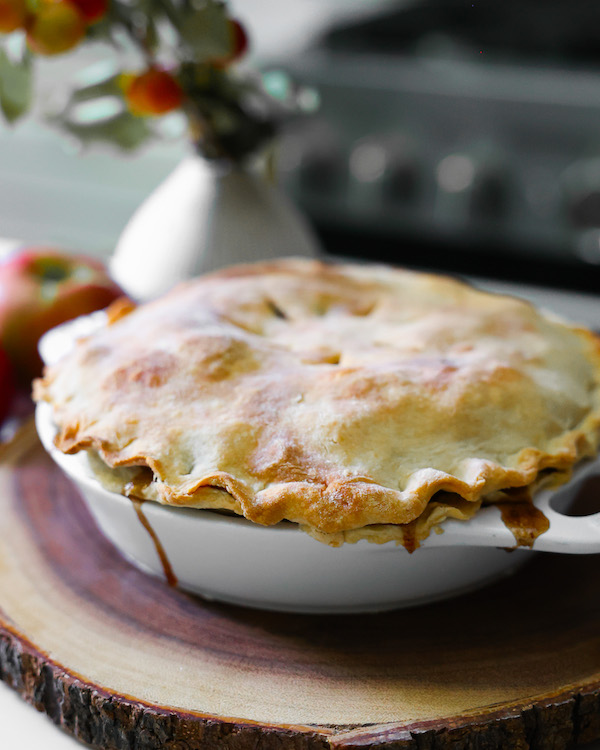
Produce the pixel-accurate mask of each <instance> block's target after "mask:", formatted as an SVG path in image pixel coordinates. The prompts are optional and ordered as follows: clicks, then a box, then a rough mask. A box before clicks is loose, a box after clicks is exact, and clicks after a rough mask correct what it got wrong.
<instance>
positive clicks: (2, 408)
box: [0, 349, 15, 424]
mask: <svg viewBox="0 0 600 750" xmlns="http://www.w3.org/2000/svg"><path fill="white" fill-rule="evenodd" d="M14 397H15V382H14V375H13V371H12V365H11V364H10V361H9V359H8V356H7V354H6V352H5V351H4V349H0V424H2V422H4V420H5V418H6V416H7V414H8V413H9V411H10V407H11V406H12V402H13V399H14Z"/></svg>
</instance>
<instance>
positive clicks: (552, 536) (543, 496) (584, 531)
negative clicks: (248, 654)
mask: <svg viewBox="0 0 600 750" xmlns="http://www.w3.org/2000/svg"><path fill="white" fill-rule="evenodd" d="M594 479H595V480H596V481H597V488H598V489H597V492H598V493H600V458H597V459H596V460H594V461H590V462H589V463H587V464H585V465H584V466H582V467H581V469H578V470H576V472H575V473H574V477H573V479H572V480H571V482H569V483H568V484H566V485H565V486H564V487H562V488H560V489H559V490H558V491H557V490H545V491H543V492H541V493H540V495H539V496H538V497H537V498H536V500H535V505H536V507H537V508H539V509H540V510H541V511H542V513H543V514H544V515H545V516H546V518H547V519H548V520H549V521H550V528H549V529H548V531H547V532H546V533H545V534H542V535H541V536H540V537H538V539H536V541H535V543H534V549H536V550H540V551H542V552H568V553H575V554H592V553H600V510H597V511H596V512H593V511H592V512H590V513H587V514H586V513H583V512H582V513H581V514H577V515H575V514H573V513H571V511H570V508H571V507H572V506H573V504H574V503H576V501H577V499H578V497H579V496H580V491H581V490H582V488H583V486H584V485H585V484H587V483H588V482H590V481H593V480H594ZM596 497H597V496H596ZM596 497H595V498H594V500H595V502H594V506H595V508H599V509H600V499H596Z"/></svg>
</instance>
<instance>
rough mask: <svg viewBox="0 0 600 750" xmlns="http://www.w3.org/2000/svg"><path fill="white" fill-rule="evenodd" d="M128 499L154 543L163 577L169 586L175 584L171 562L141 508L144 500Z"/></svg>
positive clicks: (176, 581) (175, 577)
mask: <svg viewBox="0 0 600 750" xmlns="http://www.w3.org/2000/svg"><path fill="white" fill-rule="evenodd" d="M130 500H131V502H132V503H133V507H134V509H135V512H136V514H137V517H138V518H139V519H140V523H141V524H142V526H143V527H144V528H145V529H146V531H147V532H148V534H149V535H150V538H151V539H152V542H153V543H154V547H155V549H156V554H157V555H158V557H159V559H160V563H161V565H162V568H163V573H164V574H165V578H166V579H167V583H168V584H169V586H173V587H174V586H177V584H178V583H179V581H178V580H177V576H176V575H175V573H174V572H173V568H172V567H171V563H170V562H169V558H168V557H167V554H166V552H165V548H164V547H163V546H162V542H161V541H160V539H159V538H158V536H157V535H156V532H155V531H154V529H153V528H152V526H151V524H150V522H149V521H148V519H147V518H146V515H145V513H144V511H143V510H142V505H143V503H144V502H145V500H139V499H138V498H135V497H132V498H130Z"/></svg>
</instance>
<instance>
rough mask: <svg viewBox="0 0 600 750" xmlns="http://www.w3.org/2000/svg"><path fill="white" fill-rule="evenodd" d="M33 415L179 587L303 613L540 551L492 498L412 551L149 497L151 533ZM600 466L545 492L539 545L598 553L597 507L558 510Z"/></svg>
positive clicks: (117, 533)
mask: <svg viewBox="0 0 600 750" xmlns="http://www.w3.org/2000/svg"><path fill="white" fill-rule="evenodd" d="M102 320H103V314H102V313H95V314H94V315H91V316H86V317H84V318H79V319H77V320H75V321H72V322H70V323H68V324H65V325H63V326H60V327H58V328H56V329H54V330H53V331H50V332H49V333H48V334H46V336H45V337H44V338H43V339H42V342H41V344H40V351H41V354H42V357H43V359H44V361H45V362H46V363H52V362H55V361H56V360H57V359H59V358H60V357H61V356H63V354H65V353H66V352H67V351H68V350H69V348H70V347H71V346H72V345H73V343H74V341H75V340H76V339H77V338H79V337H80V336H82V335H87V334H88V333H90V332H91V331H92V330H93V329H94V328H95V327H96V326H98V325H99V324H100V323H101V322H102ZM36 423H37V429H38V432H39V435H40V438H41V440H42V443H43V445H44V447H45V448H46V450H47V451H48V452H49V453H50V455H51V456H52V458H53V459H54V460H55V461H56V462H57V464H58V465H59V466H60V467H61V468H62V469H63V470H64V471H65V473H66V474H67V475H68V476H69V477H70V478H71V479H72V480H73V482H74V483H75V484H76V485H77V487H78V489H79V490H80V492H81V495H82V497H83V498H84V500H85V502H86V503H87V506H88V508H89V510H90V512H91V513H92V515H93V516H94V518H95V520H96V522H97V524H98V526H99V528H100V529H101V531H102V532H103V533H104V534H105V535H106V536H107V537H108V538H109V539H110V540H111V541H112V542H113V543H114V544H115V546H116V547H117V548H118V549H119V550H120V551H121V552H122V553H123V554H124V555H126V556H127V557H128V558H129V559H130V560H132V562H134V563H135V564H136V565H137V566H138V567H140V568H141V569H143V570H144V571H146V572H149V573H151V574H154V575H157V576H164V575H165V566H164V559H163V560H161V556H160V554H159V549H160V548H162V551H164V556H165V557H166V559H167V560H168V564H169V565H170V567H171V569H172V571H173V573H174V575H175V577H176V579H177V581H178V585H179V587H180V588H182V589H185V590H187V591H191V592H193V593H197V594H200V595H201V596H204V597H206V598H209V599H217V600H220V601H225V602H230V603H234V604H241V605H245V606H251V607H258V608H262V609H272V610H281V611H294V612H314V613H343V612H365V611H381V610H387V609H393V608H397V607H404V606H412V605H415V604H420V603H425V602H429V601H434V600H436V599H441V598H446V597H450V596H453V595H456V594H458V593H461V592H463V591H466V590H469V589H472V588H475V587H477V586H480V585H483V584H484V583H486V582H488V581H491V580H493V579H496V578H498V577H500V576H502V575H506V574H509V573H511V572H513V571H514V570H515V569H516V568H518V567H519V566H521V565H522V564H523V563H525V562H526V561H527V560H528V559H530V558H531V555H532V552H531V550H529V549H524V548H520V549H517V550H514V551H512V552H511V553H510V554H508V553H507V551H506V550H507V549H511V550H512V549H513V548H514V547H515V538H514V536H513V534H512V532H511V531H510V530H509V529H508V528H507V527H506V526H505V525H504V523H503V522H502V520H501V516H500V511H499V510H498V508H496V507H494V506H490V507H487V508H484V509H482V510H480V511H479V512H478V513H477V515H476V516H475V517H474V518H472V519H471V520H470V521H454V520H448V521H446V522H444V524H443V526H442V528H443V533H440V534H437V533H432V534H431V535H430V536H429V537H428V538H427V539H426V540H425V541H424V542H423V543H422V546H421V547H420V548H419V549H417V550H416V551H415V552H414V553H412V554H410V553H408V552H407V551H406V550H405V549H404V548H403V547H400V546H397V545H396V544H395V543H394V542H389V543H387V544H381V545H377V544H373V543H369V542H366V541H360V542H358V543H357V544H346V545H344V546H342V547H340V548H331V547H328V546H326V545H324V544H321V543H320V542H317V541H316V540H314V539H313V538H312V537H310V536H308V534H305V533H304V532H302V531H300V530H299V529H298V528H297V527H296V526H295V525H294V524H292V523H287V522H283V523H280V524H278V525H277V526H273V527H263V526H259V525H257V524H254V523H251V522H249V521H247V520H246V519H244V518H237V517H232V516H225V515H221V514H218V513H214V512H212V511H206V510H195V509H188V508H173V507H169V506H164V505H160V504H158V503H154V502H145V503H143V505H142V506H141V510H142V513H143V515H144V517H145V519H146V520H147V523H148V525H149V526H150V528H151V530H152V532H153V534H152V533H150V531H149V530H148V528H147V527H146V526H145V525H144V524H143V523H142V522H141V520H140V517H139V514H138V511H137V510H136V507H135V505H134V503H133V502H132V501H131V500H129V499H128V498H126V497H124V496H122V495H120V494H118V493H115V492H110V491H108V490H106V489H105V488H104V487H103V486H102V485H101V484H100V482H99V481H98V480H97V479H96V477H95V475H94V473H93V472H92V470H91V468H90V466H89V464H88V461H87V456H86V455H85V453H80V454H77V455H72V456H69V455H65V454H63V453H61V452H60V451H59V450H58V449H57V448H55V446H54V443H53V440H54V436H55V434H56V428H55V426H54V424H53V422H52V415H51V408H50V406H49V405H47V404H44V403H41V404H39V405H38V407H37V410H36ZM595 473H600V461H594V462H588V463H587V464H584V465H583V466H581V467H580V468H578V469H577V471H576V472H575V475H574V477H573V479H572V480H571V482H570V483H569V484H568V485H567V486H565V487H563V488H561V489H560V490H558V491H556V490H555V491H542V492H540V493H538V495H537V496H536V499H535V505H536V506H537V507H538V508H539V509H540V510H541V511H542V512H543V513H544V515H545V516H546V517H547V518H548V520H549V521H550V528H549V530H548V531H547V532H545V533H544V534H542V535H541V536H539V537H538V538H537V539H536V541H535V543H534V545H533V549H534V550H538V551H550V552H569V553H598V552H600V513H596V514H594V515H590V516H584V517H569V516H566V515H563V513H561V512H559V509H561V510H564V509H566V508H568V506H569V505H570V504H571V502H572V501H573V500H574V498H575V497H576V495H577V490H578V488H579V487H580V486H581V483H582V481H584V480H585V479H586V478H588V477H589V476H591V475H593V474H595ZM153 535H154V537H155V539H153ZM156 540H158V544H157V542H156Z"/></svg>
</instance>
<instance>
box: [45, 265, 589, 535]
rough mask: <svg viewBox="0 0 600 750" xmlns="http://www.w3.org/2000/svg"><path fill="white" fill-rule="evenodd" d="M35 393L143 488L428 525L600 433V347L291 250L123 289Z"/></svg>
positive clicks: (575, 452)
mask: <svg viewBox="0 0 600 750" xmlns="http://www.w3.org/2000/svg"><path fill="white" fill-rule="evenodd" d="M35 397H36V399H38V400H40V399H43V400H46V401H48V402H50V403H51V404H52V405H53V414H54V420H55V422H56V424H57V426H58V434H57V438H56V445H57V446H58V448H60V450H62V451H64V452H65V453H75V452H77V451H80V450H82V449H87V450H88V451H89V452H90V455H91V458H92V462H93V463H94V464H95V465H96V469H97V471H98V475H99V476H100V478H101V481H103V483H105V484H106V485H107V486H111V487H112V488H114V489H118V490H119V491H121V492H123V493H125V494H129V495H133V496H136V497H140V498H145V499H152V500H156V501H158V502H161V503H166V504H169V505H175V506H191V507H198V508H211V509H227V510H229V511H233V512H235V513H237V514H239V515H243V516H245V517H246V518H247V519H249V520H250V521H253V522H255V523H259V524H265V525H272V524H276V523H278V522H280V521H282V520H284V519H286V520H288V521H292V522H294V523H297V524H299V525H300V526H301V527H302V528H303V529H304V530H306V531H308V532H309V533H311V534H312V535H313V536H315V537H316V538H318V539H320V540H321V541H324V542H327V543H330V544H334V545H337V544H340V543H342V542H344V541H350V542H352V541H356V540H358V539H361V538H367V539H370V540H372V541H376V542H377V541H379V542H381V541H387V540H388V539H395V540H397V541H401V542H402V541H405V542H406V538H407V531H410V535H411V536H412V538H413V539H414V537H415V535H416V539H417V542H418V540H419V539H422V538H424V537H425V536H427V534H428V533H429V531H430V529H431V528H432V527H433V526H437V525H438V524H439V523H440V522H441V521H443V520H444V519H445V518H447V517H449V516H451V517H454V518H461V519H466V518H469V517H470V516H472V514H473V513H474V512H475V511H476V510H477V508H478V507H479V506H480V504H481V503H482V501H483V502H488V501H489V500H490V498H493V497H494V493H498V492H500V493H501V492H502V491H503V490H506V489H507V488H514V487H534V486H536V485H537V484H539V482H540V481H541V480H542V479H543V478H544V477H546V476H549V475H551V474H552V475H554V476H555V477H561V478H564V477H567V476H568V474H569V471H570V469H571V467H572V466H573V465H574V464H575V463H576V462H577V461H579V460H580V459H582V458H584V457H586V456H590V455H593V454H594V453H595V452H596V450H597V447H598V441H599V436H600V348H599V344H598V339H597V338H596V337H595V336H594V334H592V333H591V332H589V331H587V330H585V329H583V328H578V327H574V326H571V325H568V324H566V323H565V322H563V321H561V320H559V319H555V318H554V317H552V316H550V315H546V314H542V313H541V312H539V311H538V310H536V309H535V308H534V307H533V306H532V305H530V304H528V303H527V302H523V301H521V300H518V299H516V298H512V297H507V296H499V295H492V294H488V293H484V292H481V291H477V290H476V289H474V288H472V287H471V286H468V285H466V284H464V283H461V282H459V281H456V280H453V279H450V278H445V277H441V276H435V275H428V274H419V273H413V272H409V271H402V270H397V269H392V268H389V267H385V266H363V265H326V264H323V263H319V262H316V261H305V260H281V261H277V262H273V263H263V264H258V265H253V266H239V267H234V268H230V269H227V270H225V271H222V272H218V273H214V274H211V275H208V276H204V277H201V278H199V279H196V280H194V281H191V282H188V283H186V284H183V285H180V286H179V287H177V288H176V289H175V290H173V291H172V292H170V293H169V294H167V295H166V296H165V297H163V298H161V299H159V300H157V301H155V302H152V303H149V304H146V305H142V306H140V307H137V308H135V307H134V306H133V305H127V304H121V306H120V307H113V309H112V311H111V310H109V314H108V318H107V324H106V325H105V326H104V327H103V328H102V329H101V330H99V331H98V332H97V333H95V334H94V335H92V336H90V337H89V338H87V339H85V340H82V341H80V342H78V344H77V346H76V347H75V349H74V351H73V352H72V353H70V354H69V355H67V356H66V357H65V358H63V359H62V360H61V361H60V362H59V363H58V364H56V365H54V366H52V367H50V368H48V369H47V371H46V372H45V375H44V377H43V379H41V380H38V381H37V382H36V384H35ZM111 483H112V484H111Z"/></svg>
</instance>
